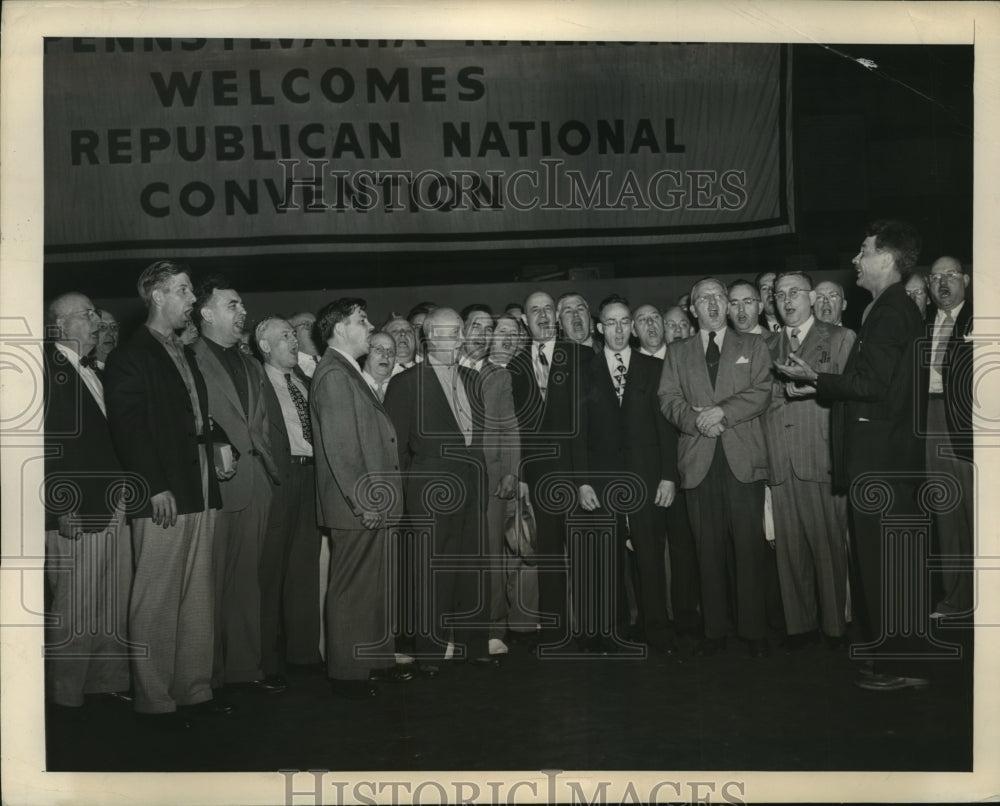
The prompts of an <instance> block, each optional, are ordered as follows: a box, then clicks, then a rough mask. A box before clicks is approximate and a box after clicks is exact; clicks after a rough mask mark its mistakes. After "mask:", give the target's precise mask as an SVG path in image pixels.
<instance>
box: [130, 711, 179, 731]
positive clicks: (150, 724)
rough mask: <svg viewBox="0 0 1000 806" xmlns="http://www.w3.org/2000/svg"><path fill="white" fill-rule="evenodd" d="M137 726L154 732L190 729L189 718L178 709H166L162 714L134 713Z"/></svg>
mask: <svg viewBox="0 0 1000 806" xmlns="http://www.w3.org/2000/svg"><path fill="white" fill-rule="evenodd" d="M135 718H136V721H137V722H138V723H139V726H140V727H141V728H143V729H145V730H148V731H153V732H156V733H179V732H182V731H187V730H190V729H191V720H190V719H188V718H187V717H186V716H185V715H184V714H182V713H181V712H180V711H168V712H167V713H164V714H140V713H137V714H136V715H135Z"/></svg>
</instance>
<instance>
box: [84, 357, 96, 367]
mask: <svg viewBox="0 0 1000 806" xmlns="http://www.w3.org/2000/svg"><path fill="white" fill-rule="evenodd" d="M80 366H81V367H90V368H91V369H97V359H96V358H94V356H92V355H85V356H84V357H83V358H81V359H80Z"/></svg>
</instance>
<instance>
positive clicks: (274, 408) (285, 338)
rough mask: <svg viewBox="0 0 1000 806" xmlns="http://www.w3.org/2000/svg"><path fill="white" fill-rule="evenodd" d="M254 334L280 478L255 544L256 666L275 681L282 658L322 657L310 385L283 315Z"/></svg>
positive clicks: (304, 662) (307, 660) (299, 662)
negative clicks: (299, 369)
mask: <svg viewBox="0 0 1000 806" xmlns="http://www.w3.org/2000/svg"><path fill="white" fill-rule="evenodd" d="M254 340H255V341H256V344H257V349H258V351H259V352H260V355H261V357H262V358H263V361H264V375H265V377H266V378H267V380H268V383H267V384H266V385H265V386H264V402H265V404H266V405H267V414H268V426H269V429H270V430H269V437H270V442H271V450H272V453H273V456H274V463H275V465H276V466H277V468H278V473H279V476H280V483H279V484H277V485H276V486H275V487H274V494H273V497H272V499H271V512H270V515H269V516H268V521H267V531H266V532H265V534H264V542H263V544H262V545H261V550H260V597H261V605H260V611H261V670H262V671H263V673H264V679H265V680H268V679H271V680H272V681H273V682H277V683H279V684H280V683H282V682H285V681H284V680H283V678H284V674H285V670H286V663H289V664H294V665H295V666H312V665H314V664H317V663H319V659H320V658H319V634H320V632H319V631H320V609H319V605H318V601H319V576H320V575H319V562H320V545H321V537H320V532H319V529H318V528H317V526H316V512H315V509H316V462H315V454H314V451H313V434H312V424H311V422H310V419H309V394H310V392H309V384H307V383H303V382H302V380H301V379H300V378H299V375H298V373H296V372H295V369H296V367H298V366H299V364H298V337H297V336H296V333H295V329H294V328H293V327H292V325H291V323H290V322H288V321H287V320H285V319H281V318H280V317H277V316H268V317H265V318H264V319H262V320H261V321H260V323H259V324H258V325H257V327H256V328H255V329H254ZM274 678H278V679H277V680H274Z"/></svg>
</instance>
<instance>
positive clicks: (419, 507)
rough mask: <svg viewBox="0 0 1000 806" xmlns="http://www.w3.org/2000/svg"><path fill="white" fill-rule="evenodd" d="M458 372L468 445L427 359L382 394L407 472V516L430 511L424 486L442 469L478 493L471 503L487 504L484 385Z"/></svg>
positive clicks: (461, 370)
mask: <svg viewBox="0 0 1000 806" xmlns="http://www.w3.org/2000/svg"><path fill="white" fill-rule="evenodd" d="M458 375H459V377H460V378H461V380H462V383H463V385H464V387H465V393H466V397H467V398H468V401H469V405H470V408H471V412H470V413H471V414H472V423H473V426H472V443H471V444H470V445H468V446H467V445H466V444H465V436H464V435H463V433H462V431H461V430H460V429H459V426H458V422H457V421H456V420H455V415H454V414H452V412H451V406H449V405H448V398H447V397H445V393H444V389H442V388H441V383H440V381H439V380H438V379H437V375H436V374H435V372H434V369H433V368H432V367H431V366H430V365H429V364H428V362H427V361H423V362H421V363H420V364H418V365H417V366H415V367H411V368H410V369H408V370H406V371H404V372H401V373H400V374H399V375H397V376H396V377H395V378H393V379H392V383H390V384H389V389H388V391H387V392H386V395H385V409H386V411H387V412H388V413H389V417H390V419H391V420H392V423H393V425H394V426H395V429H396V434H397V436H398V437H399V442H398V446H399V466H400V467H401V468H402V469H403V472H404V473H405V474H406V482H405V490H406V511H407V512H408V513H410V514H415V515H426V514H430V513H428V512H427V511H426V508H425V503H426V502H425V501H424V495H423V492H424V488H425V487H426V485H427V484H428V483H433V482H436V481H439V480H440V479H441V477H442V475H443V474H446V473H448V474H455V475H458V476H460V477H461V478H462V479H463V483H464V484H465V485H466V489H465V494H466V495H475V496H476V497H475V498H474V499H471V501H475V506H476V507H477V508H483V507H484V506H485V503H486V497H485V495H483V494H482V492H483V491H482V487H483V485H484V482H485V473H484V471H485V465H486V458H485V455H484V454H483V423H484V416H485V405H484V401H483V390H482V383H481V380H480V378H479V376H478V375H477V374H476V372H475V371H473V370H471V369H469V368H467V367H458Z"/></svg>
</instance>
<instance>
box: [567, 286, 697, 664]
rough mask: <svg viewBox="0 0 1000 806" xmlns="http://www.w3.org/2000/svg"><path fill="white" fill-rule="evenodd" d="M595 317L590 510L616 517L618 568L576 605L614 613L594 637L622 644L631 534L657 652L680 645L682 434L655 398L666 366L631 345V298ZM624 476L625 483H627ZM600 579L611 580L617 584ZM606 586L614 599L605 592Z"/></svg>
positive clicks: (614, 301) (647, 629)
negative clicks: (672, 547)
mask: <svg viewBox="0 0 1000 806" xmlns="http://www.w3.org/2000/svg"><path fill="white" fill-rule="evenodd" d="M597 318H598V322H597V329H598V332H599V333H600V334H601V335H602V336H603V337H604V349H603V351H602V353H601V354H599V355H597V356H596V357H595V358H594V360H593V361H591V363H590V366H589V368H588V371H587V373H586V379H587V381H586V389H587V391H586V405H587V417H586V420H587V479H588V481H587V484H586V485H585V486H587V487H589V488H590V489H591V490H592V491H593V492H594V493H595V495H594V496H593V497H594V498H596V499H597V501H598V502H599V503H600V506H599V507H593V508H591V507H588V506H587V505H586V504H585V505H584V508H585V509H588V510H589V511H591V512H595V514H597V511H598V509H600V510H604V512H605V513H607V514H609V515H610V516H611V517H612V518H613V519H614V525H613V526H612V527H611V538H612V541H613V545H612V546H610V549H611V551H610V555H611V556H613V557H614V561H613V562H612V566H613V568H614V569H615V571H616V573H615V574H614V575H613V576H612V575H608V574H605V575H604V576H603V578H602V577H601V576H600V575H599V577H598V585H597V586H595V588H594V589H592V590H589V591H581V592H580V593H581V594H584V595H581V596H580V597H579V600H578V602H577V605H578V608H577V610H578V612H580V613H583V612H585V611H586V610H587V609H588V608H587V603H588V602H589V603H591V604H592V606H593V609H594V612H609V613H611V614H612V617H613V623H612V624H609V625H595V626H597V627H598V628H599V629H598V630H597V631H596V633H597V634H596V635H594V637H592V638H590V639H589V640H590V643H591V645H592V646H593V648H594V649H595V650H596V649H602V650H605V651H608V650H612V651H613V650H616V649H618V648H620V646H621V645H620V644H619V643H618V642H617V641H616V640H615V639H616V638H624V637H626V635H627V629H628V609H627V606H626V604H625V599H624V597H625V578H624V571H625V565H626V562H625V557H626V555H625V545H626V541H627V540H628V541H630V542H631V545H632V548H633V550H634V552H635V563H636V569H637V575H636V576H637V581H638V585H637V588H638V590H637V594H638V595H637V600H638V604H639V624H640V626H641V629H642V634H643V636H644V638H645V640H646V642H647V643H648V644H649V645H650V646H651V647H653V649H654V650H656V651H658V652H665V653H673V652H675V651H676V649H677V644H676V641H675V639H674V635H673V630H672V628H671V626H670V621H669V620H668V618H667V595H666V587H667V581H666V568H665V566H664V563H663V556H664V551H665V548H666V523H665V518H664V517H663V512H664V508H665V507H669V506H670V505H671V504H672V503H673V502H674V497H675V495H676V490H677V482H678V480H679V478H678V474H677V432H676V431H675V430H674V429H673V428H672V427H671V426H670V424H669V423H668V422H667V421H666V420H665V419H664V418H663V415H662V414H661V413H660V402H659V397H658V396H657V390H658V388H659V383H660V372H661V367H662V364H661V362H660V361H659V360H657V359H655V358H653V357H651V356H646V355H642V354H641V353H638V352H637V351H635V350H632V349H631V348H630V347H629V343H628V342H629V336H631V335H632V324H633V323H632V312H631V310H630V308H629V306H628V302H627V301H626V300H624V299H622V298H621V297H608V298H607V299H605V300H604V301H602V302H601V304H600V306H599V307H598V309H597ZM623 482H624V483H625V484H626V485H627V488H626V489H622V487H621V485H622V483H623ZM587 497H588V498H590V496H587ZM591 500H592V499H591ZM595 537H596V538H597V539H598V540H600V529H595ZM601 553H602V554H604V555H605V556H607V555H608V554H609V552H607V551H605V552H601ZM592 556H595V555H592ZM598 567H600V566H598ZM609 576H610V577H611V578H610V579H609V578H608V577H609ZM601 582H610V583H611V587H610V588H608V587H605V586H604V585H602V584H600V583H601ZM603 591H606V592H607V593H609V594H610V597H602V596H601V593H602V592H603ZM608 598H610V600H608ZM609 627H610V628H614V630H613V631H611V630H609V629H608V628H609Z"/></svg>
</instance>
